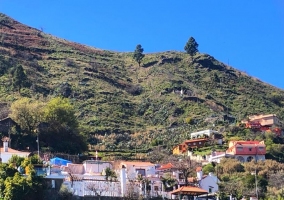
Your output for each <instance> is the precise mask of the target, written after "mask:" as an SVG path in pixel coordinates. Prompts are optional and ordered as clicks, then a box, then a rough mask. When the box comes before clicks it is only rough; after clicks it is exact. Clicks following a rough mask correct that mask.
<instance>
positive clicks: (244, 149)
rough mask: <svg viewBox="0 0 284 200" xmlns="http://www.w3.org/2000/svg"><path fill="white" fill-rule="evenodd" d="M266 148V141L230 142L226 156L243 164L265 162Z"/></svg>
mask: <svg viewBox="0 0 284 200" xmlns="http://www.w3.org/2000/svg"><path fill="white" fill-rule="evenodd" d="M265 154H266V146H265V144H264V141H261V142H260V141H230V142H229V148H228V149H227V151H226V156H230V157H234V158H236V159H238V160H239V161H241V162H250V161H251V160H253V159H254V160H256V161H258V160H265Z"/></svg>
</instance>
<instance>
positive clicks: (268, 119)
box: [242, 114, 281, 126]
mask: <svg viewBox="0 0 284 200" xmlns="http://www.w3.org/2000/svg"><path fill="white" fill-rule="evenodd" d="M242 123H245V124H246V125H247V126H259V125H261V126H280V125H281V122H280V120H279V119H278V117H277V116H276V115H275V114H268V115H253V116H249V118H248V120H243V121H242Z"/></svg>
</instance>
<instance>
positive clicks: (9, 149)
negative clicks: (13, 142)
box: [1, 147, 30, 154]
mask: <svg viewBox="0 0 284 200" xmlns="http://www.w3.org/2000/svg"><path fill="white" fill-rule="evenodd" d="M1 153H5V151H4V148H3V147H1ZM6 153H18V154H21V153H23V154H29V153H30V152H24V151H17V150H15V149H11V148H8V152H6Z"/></svg>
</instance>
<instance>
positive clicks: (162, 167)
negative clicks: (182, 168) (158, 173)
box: [157, 163, 174, 170]
mask: <svg viewBox="0 0 284 200" xmlns="http://www.w3.org/2000/svg"><path fill="white" fill-rule="evenodd" d="M173 167H174V166H173V164H172V163H167V164H164V165H161V167H159V168H157V170H167V169H172V168H173Z"/></svg>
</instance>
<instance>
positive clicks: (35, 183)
mask: <svg viewBox="0 0 284 200" xmlns="http://www.w3.org/2000/svg"><path fill="white" fill-rule="evenodd" d="M26 160H29V158H25V161H26ZM26 163H28V162H26ZM21 164H23V162H22V163H21ZM0 172H1V173H0V196H1V197H3V199H9V200H17V199H23V200H36V199H43V178H42V177H39V176H36V172H35V170H34V167H33V165H32V164H28V165H27V166H26V175H25V176H23V175H22V174H21V173H19V172H18V171H17V170H16V169H15V167H14V166H13V164H0Z"/></svg>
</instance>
